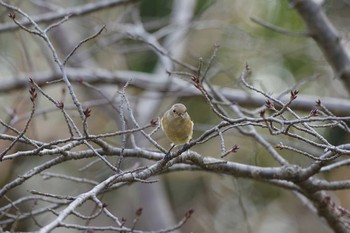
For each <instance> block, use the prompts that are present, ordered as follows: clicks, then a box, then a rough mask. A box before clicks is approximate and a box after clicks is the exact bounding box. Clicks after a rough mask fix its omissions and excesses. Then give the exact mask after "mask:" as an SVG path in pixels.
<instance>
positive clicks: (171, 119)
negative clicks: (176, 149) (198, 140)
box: [160, 103, 193, 145]
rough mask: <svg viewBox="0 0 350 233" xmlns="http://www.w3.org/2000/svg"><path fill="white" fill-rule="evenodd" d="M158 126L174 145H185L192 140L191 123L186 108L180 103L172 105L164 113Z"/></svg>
mask: <svg viewBox="0 0 350 233" xmlns="http://www.w3.org/2000/svg"><path fill="white" fill-rule="evenodd" d="M160 124H161V126H162V130H163V131H164V133H165V135H166V136H167V137H168V138H169V140H170V141H171V142H172V143H174V144H175V145H181V144H186V143H188V142H189V141H190V140H191V139H192V134H193V122H192V121H191V117H190V115H188V113H187V108H186V106H185V105H183V104H181V103H176V104H174V105H173V106H172V107H171V108H170V109H169V110H168V111H166V112H165V113H164V115H163V117H162V119H161V122H160Z"/></svg>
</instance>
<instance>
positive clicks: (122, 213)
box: [0, 0, 350, 233]
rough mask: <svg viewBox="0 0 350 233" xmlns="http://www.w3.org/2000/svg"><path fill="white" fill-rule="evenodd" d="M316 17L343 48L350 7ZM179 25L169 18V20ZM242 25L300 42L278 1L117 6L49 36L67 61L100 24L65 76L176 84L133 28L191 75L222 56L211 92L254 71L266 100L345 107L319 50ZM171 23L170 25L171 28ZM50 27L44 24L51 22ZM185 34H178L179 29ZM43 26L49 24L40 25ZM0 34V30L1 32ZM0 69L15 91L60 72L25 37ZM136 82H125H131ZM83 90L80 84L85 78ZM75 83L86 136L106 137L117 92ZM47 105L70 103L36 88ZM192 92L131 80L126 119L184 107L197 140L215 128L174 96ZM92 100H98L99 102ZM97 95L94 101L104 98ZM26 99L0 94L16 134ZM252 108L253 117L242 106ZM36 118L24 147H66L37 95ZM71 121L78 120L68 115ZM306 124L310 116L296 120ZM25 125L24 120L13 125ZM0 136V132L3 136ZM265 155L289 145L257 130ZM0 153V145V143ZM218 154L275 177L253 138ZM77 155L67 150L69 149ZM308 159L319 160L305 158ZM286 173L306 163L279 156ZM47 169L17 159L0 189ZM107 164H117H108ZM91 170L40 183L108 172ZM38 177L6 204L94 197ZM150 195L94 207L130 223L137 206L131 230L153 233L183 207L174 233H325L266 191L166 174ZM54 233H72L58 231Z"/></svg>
mask: <svg viewBox="0 0 350 233" xmlns="http://www.w3.org/2000/svg"><path fill="white" fill-rule="evenodd" d="M97 2H98V1H78V0H75V1H64V0H56V1H55V0H52V1H39V0H31V1H11V4H13V5H16V6H19V7H20V8H21V9H22V10H23V11H25V12H26V13H28V14H29V15H30V16H36V15H41V14H45V13H50V12H55V11H59V10H65V9H67V8H69V7H74V6H79V5H83V4H87V3H97ZM323 9H324V10H325V12H326V14H327V16H328V17H329V18H330V20H331V21H332V23H334V25H335V26H336V28H337V29H338V31H339V32H340V34H341V38H342V40H343V42H344V43H345V44H349V41H348V39H349V29H348V26H347V25H349V23H350V22H349V17H347V16H348V15H349V13H350V5H349V2H348V1H345V0H334V1H325V3H324V6H323ZM8 13H9V11H8V10H7V9H5V8H3V7H0V23H1V24H0V26H2V25H5V24H6V23H9V22H10V19H9V18H8V16H7V15H8ZM177 17H178V18H177ZM251 17H254V18H257V19H260V20H261V21H264V22H268V23H270V24H273V25H276V26H279V27H282V28H284V29H286V30H289V31H294V32H304V31H305V28H304V24H303V22H302V20H301V19H300V17H299V16H298V14H297V13H296V12H295V10H294V9H293V8H291V7H290V6H289V5H288V1H278V0H265V1H261V0H248V1H246V0H220V1H219V0H217V1H212V0H184V1H171V0H141V1H136V2H135V4H132V5H130V4H127V5H124V6H115V7H110V8H108V9H103V10H100V11H95V12H92V13H89V14H86V15H83V16H79V17H72V18H71V19H69V20H67V21H66V22H64V23H62V24H61V25H60V26H58V27H56V28H54V29H52V30H51V31H50V33H49V35H50V38H51V40H52V42H53V45H54V46H55V48H56V49H57V52H58V54H59V55H60V56H61V58H64V57H65V56H66V55H67V54H68V53H69V51H71V50H72V49H73V48H74V47H75V46H76V45H77V44H78V43H79V42H80V41H81V40H83V39H85V38H87V37H89V36H91V35H92V34H94V33H95V32H97V31H98V30H99V29H100V28H101V27H102V26H103V25H106V29H105V30H103V32H102V33H101V34H100V35H99V36H98V37H97V38H95V39H93V40H90V41H88V42H87V43H85V44H83V45H82V47H81V48H79V49H78V50H77V52H76V53H75V54H74V55H73V56H72V57H71V59H70V60H69V62H68V63H67V67H71V68H89V69H91V70H94V69H96V70H108V71H119V70H127V71H135V72H141V74H151V76H149V77H150V78H153V79H154V80H152V81H156V82H157V81H159V82H160V83H164V82H165V81H167V80H169V79H171V78H175V79H177V78H178V77H176V75H175V77H173V76H171V77H169V75H168V74H167V71H169V69H172V70H170V71H179V72H180V71H186V72H188V71H187V70H186V69H185V68H184V67H182V66H180V65H176V64H175V65H169V64H168V63H166V61H165V62H164V60H162V59H160V56H159V55H158V54H157V52H156V51H155V50H154V49H152V48H151V46H150V45H149V44H147V43H145V42H144V41H143V40H142V39H140V38H137V37H135V36H133V35H131V33H130V32H131V31H133V30H136V29H137V27H138V26H139V25H143V27H144V29H145V31H146V32H147V33H149V34H150V35H152V36H154V37H155V38H156V39H157V40H158V42H159V43H160V44H161V45H162V46H163V47H164V48H165V49H166V50H167V51H170V53H171V54H172V56H173V57H175V58H176V59H177V60H180V61H182V62H184V63H187V64H190V65H192V66H195V67H196V66H198V63H199V58H200V57H201V58H202V59H203V64H204V66H205V65H207V64H208V61H209V58H210V57H211V55H212V52H213V46H214V45H215V44H217V45H219V46H220V48H219V50H218V52H217V56H216V60H215V62H214V64H213V65H212V67H211V69H210V72H209V75H208V79H209V80H210V82H211V83H212V84H215V85H218V86H222V87H229V88H232V89H234V90H236V89H239V90H244V91H247V93H249V94H252V95H254V94H255V93H252V92H251V91H248V90H246V89H245V88H244V87H242V85H241V83H240V81H239V75H240V73H241V72H242V70H243V68H244V66H245V64H249V66H250V67H251V69H252V72H253V73H252V76H251V77H250V80H249V81H250V83H253V84H254V85H255V86H256V87H258V88H260V89H262V90H264V91H265V92H267V93H269V94H271V95H273V96H277V95H279V94H280V93H282V92H283V91H285V90H287V89H288V88H291V87H292V86H294V85H296V84H298V83H300V82H302V81H305V82H304V83H303V84H302V85H300V86H298V89H299V91H300V93H302V94H309V95H315V96H320V98H327V97H336V98H343V99H344V101H348V100H347V99H348V94H347V92H346V91H345V89H344V88H343V86H342V83H341V82H340V81H339V80H338V79H337V78H336V76H335V75H334V73H333V72H332V70H331V68H330V66H329V65H328V64H327V61H326V60H325V58H324V57H323V55H322V53H321V51H320V49H319V48H318V47H317V45H316V44H315V42H314V41H313V40H311V39H310V38H306V37H298V36H288V35H284V34H281V33H277V32H274V31H271V30H269V29H267V28H265V27H262V26H260V25H258V24H256V23H254V22H253V21H252V20H251ZM174 22H176V23H177V24H174ZM51 23H52V22H51ZM181 23H182V24H181ZM40 25H41V26H43V27H45V26H47V25H49V23H48V22H45V23H41V24H40ZM0 28H1V27H0ZM0 48H1V49H0V67H1V80H2V82H3V83H4V84H9V83H12V82H16V81H18V80H24V79H25V78H27V77H28V76H30V77H32V78H33V79H34V80H35V79H36V77H37V76H40V75H41V74H43V73H45V74H47V73H54V72H57V70H58V69H57V67H56V66H55V64H54V62H53V58H52V55H51V53H50V51H49V50H48V48H47V46H46V44H45V43H43V41H42V39H40V38H38V37H36V36H34V35H32V34H29V33H27V32H24V31H23V30H11V31H10V30H2V31H0ZM132 78H133V76H132V75H130V79H132ZM81 79H82V80H84V75H83V74H82V76H81ZM92 86H93V87H91V86H90V87H89V86H88V85H84V84H83V83H75V84H74V88H75V90H76V93H77V94H78V98H79V100H80V101H81V102H82V103H84V104H86V106H90V108H91V109H92V116H91V117H90V118H89V120H88V123H89V131H90V132H91V133H93V134H97V133H103V132H111V131H113V130H117V129H120V127H121V124H120V121H119V120H118V118H119V114H118V112H117V111H116V110H115V108H117V107H118V100H119V97H118V91H120V90H121V88H122V87H123V83H122V82H120V83H118V82H111V83H106V82H101V83H98V82H97V83H94V84H92ZM42 87H43V89H44V90H45V91H46V92H47V93H49V94H50V96H51V97H52V98H54V99H55V100H62V101H64V102H65V106H66V107H67V109H69V108H70V107H72V106H73V105H72V102H71V100H70V98H69V95H68V94H67V93H66V90H65V87H64V84H63V83H62V82H56V83H50V84H46V85H43V86H42ZM187 88H191V84H190V83H189V82H187V83H186V84H185V85H184V86H183V90H180V91H179V92H174V91H170V92H166V91H163V92H156V91H149V90H147V88H146V89H142V88H139V87H135V86H133V83H132V81H131V83H130V85H129V87H128V88H127V95H128V98H129V100H130V103H131V106H132V108H133V111H134V113H135V116H136V118H137V120H138V122H139V123H140V125H143V124H145V123H148V122H150V120H151V119H153V118H156V117H158V116H161V115H162V114H163V112H164V111H165V110H166V109H168V108H169V107H170V106H171V105H172V104H173V103H175V102H182V103H184V104H186V105H187V106H188V112H189V114H190V115H191V117H192V120H193V121H194V123H195V132H194V138H196V137H198V136H199V135H200V134H201V133H203V132H204V131H205V130H206V129H208V128H210V127H212V126H213V125H215V124H217V123H218V122H220V119H219V118H218V117H216V116H215V115H214V114H213V113H212V112H211V110H210V108H209V106H208V104H207V103H206V101H205V99H204V98H203V97H201V96H181V91H186V89H187ZM97 90H99V91H97ZM101 92H102V94H103V95H102V94H101ZM28 96H29V94H28V91H27V89H25V88H12V89H11V90H9V91H8V92H3V93H0V101H1V102H0V104H1V105H0V107H1V111H0V118H1V119H2V120H4V121H5V120H6V119H9V118H11V117H12V116H15V117H16V121H15V126H16V127H17V128H19V129H20V128H21V127H23V125H24V122H25V119H26V118H25V117H26V116H27V114H28V112H29V111H30V109H31V105H30V101H29V98H28ZM106 97H107V98H110V99H112V100H113V101H115V102H113V106H111V104H108V103H107V104H98V100H105V98H106ZM242 107H246V108H248V109H252V108H251V106H242ZM37 112H38V114H37V115H36V117H35V118H34V120H33V122H32V124H31V126H30V128H29V131H28V133H27V136H29V137H32V138H36V139H38V140H41V141H50V140H56V139H59V138H66V137H67V136H68V131H67V129H66V127H65V121H64V118H63V117H62V115H61V114H59V111H58V110H57V108H55V106H54V105H53V104H52V103H51V102H49V101H48V100H47V99H45V98H43V97H42V96H39V99H38V106H37ZM70 113H71V114H72V116H73V117H75V118H74V119H76V120H79V116H78V115H77V113H76V112H75V111H73V110H71V111H70ZM299 113H300V114H301V115H307V114H308V112H305V113H304V112H299ZM21 119H22V120H21ZM1 128H2V130H3V126H1ZM259 132H261V133H262V134H263V135H264V136H265V137H266V138H268V139H269V141H270V142H271V143H272V144H277V143H279V142H281V141H282V142H288V143H290V144H293V143H298V142H296V141H293V140H292V141H290V139H288V138H283V137H278V138H277V137H273V136H270V135H269V133H268V131H267V130H259ZM323 134H324V135H325V137H326V138H327V139H328V140H330V141H331V142H333V143H334V144H336V145H338V144H341V143H344V142H347V141H348V138H347V137H346V136H345V135H342V134H341V131H337V130H336V129H328V130H324V132H323ZM154 139H155V140H156V141H157V142H159V143H160V144H161V145H162V146H164V147H165V148H169V147H170V142H169V141H168V140H167V139H166V138H165V137H164V135H163V133H162V132H161V131H159V132H157V133H156V134H155V135H154ZM107 141H108V142H109V143H111V144H113V145H114V146H120V145H121V137H113V138H109V139H107ZM136 142H137V144H138V145H139V146H141V147H145V148H152V149H154V148H153V147H152V146H151V145H149V144H148V143H147V142H146V141H145V140H144V139H143V138H142V137H141V136H140V135H136ZM0 143H1V144H0V145H1V147H2V148H6V146H7V145H8V142H6V141H0ZM225 144H226V146H227V147H230V146H231V145H232V144H237V145H239V147H240V149H239V150H238V152H237V153H235V154H234V155H230V156H228V157H227V159H228V160H232V161H236V162H240V163H245V164H256V165H259V166H275V165H277V164H276V162H275V161H273V160H272V159H271V157H270V156H269V155H268V154H267V152H266V151H265V150H264V149H263V148H262V147H261V146H259V145H258V143H257V142H255V141H254V140H253V139H250V138H248V137H245V136H242V135H240V134H239V132H238V131H234V130H233V131H230V133H228V134H226V135H225ZM26 149H27V148H26V146H25V145H21V144H19V145H17V146H16V147H15V148H14V149H13V150H12V153H13V152H15V151H22V150H26ZM79 149H85V148H80V147H79V148H75V150H79ZM307 149H308V150H313V152H315V153H322V151H318V150H317V149H313V148H307ZM193 150H195V151H196V152H198V153H200V154H202V155H204V156H212V157H215V158H218V157H219V156H220V140H219V139H213V140H211V141H209V142H208V143H205V144H202V145H198V146H196V147H194V148H193ZM282 154H283V155H284V156H285V158H287V159H288V160H289V161H290V162H293V163H296V164H300V165H303V164H308V163H310V160H309V159H308V158H304V157H302V156H300V155H295V154H292V153H288V152H283V153H282ZM48 159H50V158H39V157H35V158H18V159H15V160H8V161H4V162H1V163H0V167H1V168H0V174H1V175H0V185H2V186H3V185H5V184H6V183H7V182H9V181H11V180H13V179H14V178H15V177H17V176H19V175H21V174H23V173H25V172H26V171H28V170H30V169H31V168H33V167H34V166H36V165H39V164H41V163H43V161H45V160H48ZM109 160H110V161H111V162H113V161H114V162H115V161H116V160H117V158H116V157H110V158H109ZM92 161H94V159H86V160H79V161H70V162H69V163H64V164H62V165H59V166H55V167H52V168H50V169H49V170H48V172H53V173H60V174H65V175H70V176H77V177H84V178H87V179H91V180H96V181H102V180H103V179H105V178H107V177H108V176H109V175H110V174H111V172H110V171H109V170H108V169H106V167H105V165H104V164H103V163H95V164H93V165H91V166H90V167H89V168H88V169H85V170H83V171H82V168H84V166H86V165H87V164H89V163H90V162H92ZM136 163H140V164H144V165H147V164H148V163H149V162H148V161H139V160H136V159H125V161H124V162H123V166H124V167H125V168H128V167H131V166H133V165H134V164H136ZM323 175H325V176H327V178H328V179H330V180H335V179H349V178H350V172H349V171H348V169H345V168H344V169H340V170H337V172H332V173H328V174H323ZM44 178H45V176H44V175H42V176H35V177H33V178H31V179H30V180H28V181H27V182H25V183H24V184H23V185H21V186H20V187H18V188H16V189H14V190H12V191H10V192H9V193H8V194H7V198H8V199H10V200H16V199H18V198H20V197H23V196H27V195H30V193H29V190H39V191H42V192H52V193H55V194H59V195H72V196H74V195H78V194H79V193H81V192H83V191H87V190H89V189H90V188H91V186H89V185H86V184H79V185H77V184H76V183H74V182H71V181H67V180H64V179H57V178H52V179H44ZM156 178H157V179H159V181H158V182H156V183H153V184H132V185H130V186H128V185H126V186H124V187H122V188H120V189H117V190H114V191H112V192H109V193H107V194H105V196H104V197H103V200H104V202H105V203H107V205H108V208H109V209H110V210H112V211H113V212H114V213H115V214H116V215H117V216H118V217H120V218H121V217H124V218H125V219H126V220H127V223H126V225H128V224H131V223H132V220H133V218H134V217H135V211H136V210H137V209H138V208H140V207H142V208H143V215H142V217H141V220H140V222H139V223H138V225H137V227H136V228H137V229H143V230H156V229H159V228H164V227H166V226H169V225H171V224H174V223H176V222H177V221H178V220H179V219H181V218H182V217H183V216H184V213H185V212H186V211H187V210H188V209H190V208H192V209H194V210H195V212H194V214H193V216H192V217H191V218H190V220H189V221H188V222H187V223H186V224H185V226H184V227H183V228H181V230H179V231H178V232H208V233H209V232H218V233H225V232H258V233H267V232H288V233H293V232H295V233H296V232H299V233H302V232H319V233H326V232H331V230H330V229H329V227H328V226H327V224H326V223H325V222H324V221H323V220H322V219H320V218H319V217H318V216H317V214H315V213H313V212H312V211H311V210H310V209H308V208H307V207H306V206H305V205H304V204H303V202H302V201H301V200H300V199H299V198H298V197H297V196H296V195H295V194H294V193H291V192H290V191H285V190H283V189H281V188H276V187H274V186H272V185H269V184H265V183H261V182H257V181H252V180H247V179H241V178H235V177H232V176H224V175H218V174H211V173H204V172H184V171H183V172H174V173H170V174H166V175H164V176H161V177H156ZM348 194H349V192H348V191H339V192H332V193H330V195H331V196H332V198H334V200H335V201H336V202H337V204H339V205H341V206H343V207H345V208H350V199H349V197H350V195H348ZM7 198H1V199H0V204H1V205H5V204H8V199H7ZM40 205H41V204H40V203H35V202H33V203H31V204H28V205H27V206H22V207H21V208H23V210H25V209H31V208H39V207H40ZM93 207H94V206H93V203H91V205H84V206H83V207H81V209H79V211H81V212H82V213H84V214H86V215H88V214H89V213H91V211H92V209H93ZM53 217H54V215H53V214H52V216H50V215H44V216H38V217H35V219H36V221H33V219H28V220H26V221H21V222H19V223H18V224H17V225H16V227H15V229H16V230H21V231H33V230H35V229H38V227H39V226H38V224H39V225H40V224H44V223H45V222H47V221H49V220H50V219H52V218H53ZM67 221H69V222H76V221H77V222H79V223H80V224H81V223H82V222H81V220H78V218H69V219H68V220H67ZM109 221H110V220H108V219H103V218H99V219H98V220H93V221H92V222H91V224H95V225H105V224H108V223H109ZM55 232H74V231H73V230H71V231H70V230H65V229H58V230H56V231H55Z"/></svg>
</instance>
